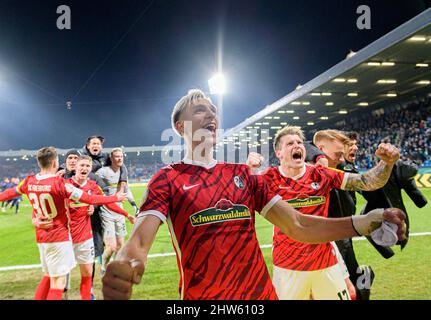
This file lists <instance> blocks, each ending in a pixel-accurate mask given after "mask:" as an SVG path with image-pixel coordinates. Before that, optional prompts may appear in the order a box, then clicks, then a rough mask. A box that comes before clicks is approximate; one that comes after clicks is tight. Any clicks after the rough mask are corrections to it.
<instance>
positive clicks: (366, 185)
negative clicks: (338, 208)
mask: <svg viewBox="0 0 431 320" xmlns="http://www.w3.org/2000/svg"><path fill="white" fill-rule="evenodd" d="M392 167H393V164H391V165H388V164H386V163H385V162H383V161H380V162H379V164H378V165H377V166H375V167H374V168H372V169H370V170H368V171H367V172H364V173H362V174H354V173H351V174H349V176H348V178H347V182H346V186H345V187H344V190H350V191H359V190H362V191H373V190H377V189H380V188H382V187H384V186H385V184H386V183H387V182H388V180H389V177H390V176H391V172H392Z"/></svg>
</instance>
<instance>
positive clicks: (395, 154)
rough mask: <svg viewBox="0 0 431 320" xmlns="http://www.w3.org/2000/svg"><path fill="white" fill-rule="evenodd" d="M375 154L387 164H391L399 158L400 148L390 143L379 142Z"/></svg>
mask: <svg viewBox="0 0 431 320" xmlns="http://www.w3.org/2000/svg"><path fill="white" fill-rule="evenodd" d="M375 155H376V157H378V158H380V159H381V160H383V161H384V162H386V163H387V164H389V165H391V164H394V163H395V162H397V160H398V159H399V158H400V150H398V149H397V148H396V147H395V146H393V145H391V144H390V143H381V144H379V146H378V148H377V150H376V153H375Z"/></svg>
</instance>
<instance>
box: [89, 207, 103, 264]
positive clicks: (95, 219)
mask: <svg viewBox="0 0 431 320" xmlns="http://www.w3.org/2000/svg"><path fill="white" fill-rule="evenodd" d="M99 213H100V207H95V208H94V213H93V215H92V216H91V229H92V230H93V241H94V255H95V256H96V257H98V256H101V255H102V254H103V247H104V244H103V230H102V221H101V220H100V214H99Z"/></svg>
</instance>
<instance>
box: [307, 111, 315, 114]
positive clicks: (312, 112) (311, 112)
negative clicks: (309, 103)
mask: <svg viewBox="0 0 431 320" xmlns="http://www.w3.org/2000/svg"><path fill="white" fill-rule="evenodd" d="M307 113H310V114H315V113H316V110H308V111H307Z"/></svg>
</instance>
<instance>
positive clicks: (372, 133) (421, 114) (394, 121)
mask: <svg viewBox="0 0 431 320" xmlns="http://www.w3.org/2000/svg"><path fill="white" fill-rule="evenodd" d="M337 129H339V130H347V131H356V132H358V133H359V150H358V153H357V161H356V165H357V166H358V167H359V168H360V169H369V168H372V167H373V166H374V165H375V164H376V163H377V159H376V157H375V156H374V152H375V150H376V149H377V146H378V145H379V143H381V142H390V143H392V144H394V145H395V146H397V147H398V148H399V149H400V151H401V157H402V158H403V159H410V160H413V161H415V162H416V163H418V164H419V165H423V166H431V98H426V99H423V100H422V101H416V102H412V103H410V104H406V105H403V106H401V105H397V106H393V107H390V108H385V109H380V110H374V111H373V112H369V113H365V114H363V115H362V116H360V117H353V118H350V119H348V120H346V123H345V124H343V126H342V127H339V128H337ZM308 138H312V137H308ZM270 150H271V151H272V148H270ZM125 163H126V165H127V168H128V172H129V181H131V182H142V181H148V180H150V179H151V177H152V176H153V175H154V174H155V173H156V172H157V171H158V170H159V169H160V168H162V167H163V166H165V164H164V163H163V162H162V161H161V159H160V154H158V155H155V156H154V157H151V160H148V159H144V158H140V157H135V156H129V157H127V156H126V159H125ZM269 163H270V165H278V159H277V158H276V157H275V155H274V153H273V152H271V155H270V161H269ZM35 172H37V164H36V161H35V159H34V158H31V159H29V160H22V159H21V158H18V159H17V158H14V159H5V158H1V159H0V178H2V177H18V178H20V179H23V178H25V177H26V176H27V175H30V174H34V173H35Z"/></svg>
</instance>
